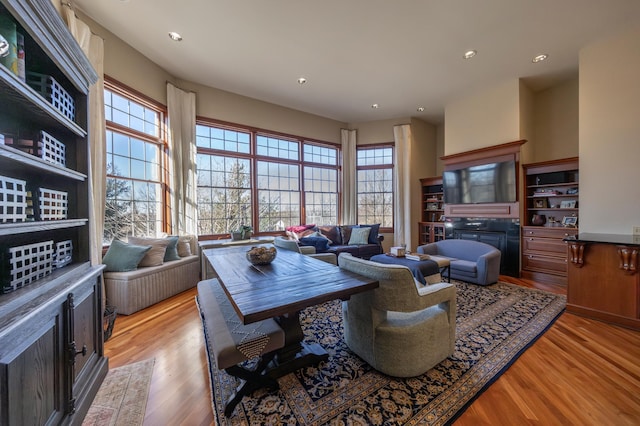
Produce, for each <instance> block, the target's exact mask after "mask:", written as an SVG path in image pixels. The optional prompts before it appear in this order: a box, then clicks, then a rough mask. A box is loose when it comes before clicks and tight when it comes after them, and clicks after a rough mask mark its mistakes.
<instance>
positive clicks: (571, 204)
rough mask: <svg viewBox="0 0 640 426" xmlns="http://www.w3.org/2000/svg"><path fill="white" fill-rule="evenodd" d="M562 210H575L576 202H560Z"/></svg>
mask: <svg viewBox="0 0 640 426" xmlns="http://www.w3.org/2000/svg"><path fill="white" fill-rule="evenodd" d="M560 208H561V209H575V208H576V200H563V201H560Z"/></svg>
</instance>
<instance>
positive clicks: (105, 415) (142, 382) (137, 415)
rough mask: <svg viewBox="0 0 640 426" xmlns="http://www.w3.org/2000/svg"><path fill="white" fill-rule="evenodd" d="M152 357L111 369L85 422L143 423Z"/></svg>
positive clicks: (101, 424) (98, 424)
mask: <svg viewBox="0 0 640 426" xmlns="http://www.w3.org/2000/svg"><path fill="white" fill-rule="evenodd" d="M154 363H155V360H154V359H153V358H151V359H147V360H145V361H140V362H136V363H134V364H129V365H124V366H122V367H117V368H113V369H110V370H109V372H108V373H107V376H106V377H105V379H104V381H103V382H102V385H100V389H99V390H98V393H97V394H96V397H95V399H94V400H93V403H92V404H91V407H90V408H89V412H88V413H87V415H86V416H85V418H84V421H83V422H82V424H83V425H85V426H88V425H94V426H107V425H108V426H114V425H127V426H135V425H141V424H142V421H143V420H144V413H145V409H146V407H147V398H148V396H149V385H150V384H151V375H152V374H153V365H154Z"/></svg>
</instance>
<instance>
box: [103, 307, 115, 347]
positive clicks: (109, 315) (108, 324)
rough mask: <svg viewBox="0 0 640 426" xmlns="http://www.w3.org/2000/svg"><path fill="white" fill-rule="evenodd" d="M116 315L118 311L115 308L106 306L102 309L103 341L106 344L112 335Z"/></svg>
mask: <svg viewBox="0 0 640 426" xmlns="http://www.w3.org/2000/svg"><path fill="white" fill-rule="evenodd" d="M117 315H118V310H117V309H116V307H115V306H110V305H107V306H106V307H105V309H104V315H103V317H102V318H103V319H102V328H103V331H104V341H105V342H106V341H107V340H109V337H111V334H113V326H114V325H115V323H116V316H117Z"/></svg>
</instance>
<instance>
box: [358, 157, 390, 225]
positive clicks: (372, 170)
mask: <svg viewBox="0 0 640 426" xmlns="http://www.w3.org/2000/svg"><path fill="white" fill-rule="evenodd" d="M356 169H357V187H358V223H379V224H380V227H381V228H393V147H391V146H376V147H366V148H358V150H357V165H356Z"/></svg>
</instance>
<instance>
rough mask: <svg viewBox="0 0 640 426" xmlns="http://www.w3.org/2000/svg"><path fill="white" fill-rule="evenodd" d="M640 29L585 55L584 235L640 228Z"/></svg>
mask: <svg viewBox="0 0 640 426" xmlns="http://www.w3.org/2000/svg"><path fill="white" fill-rule="evenodd" d="M639 76H640V27H637V28H635V29H632V30H628V31H626V32H623V33H621V34H619V35H617V36H615V37H612V38H609V39H607V40H603V41H600V42H597V43H595V44H592V45H590V46H587V47H585V48H584V49H582V50H581V51H580V76H579V78H580V87H579V93H580V96H579V108H580V113H579V117H580V125H579V129H580V130H579V135H580V200H579V203H580V219H579V220H580V223H579V225H580V231H581V232H605V233H617V234H630V233H631V232H632V227H633V226H640V215H639V213H638V212H639V211H640V185H639V182H640V168H639V167H638V159H640V141H639V135H640V84H638V77H639Z"/></svg>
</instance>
